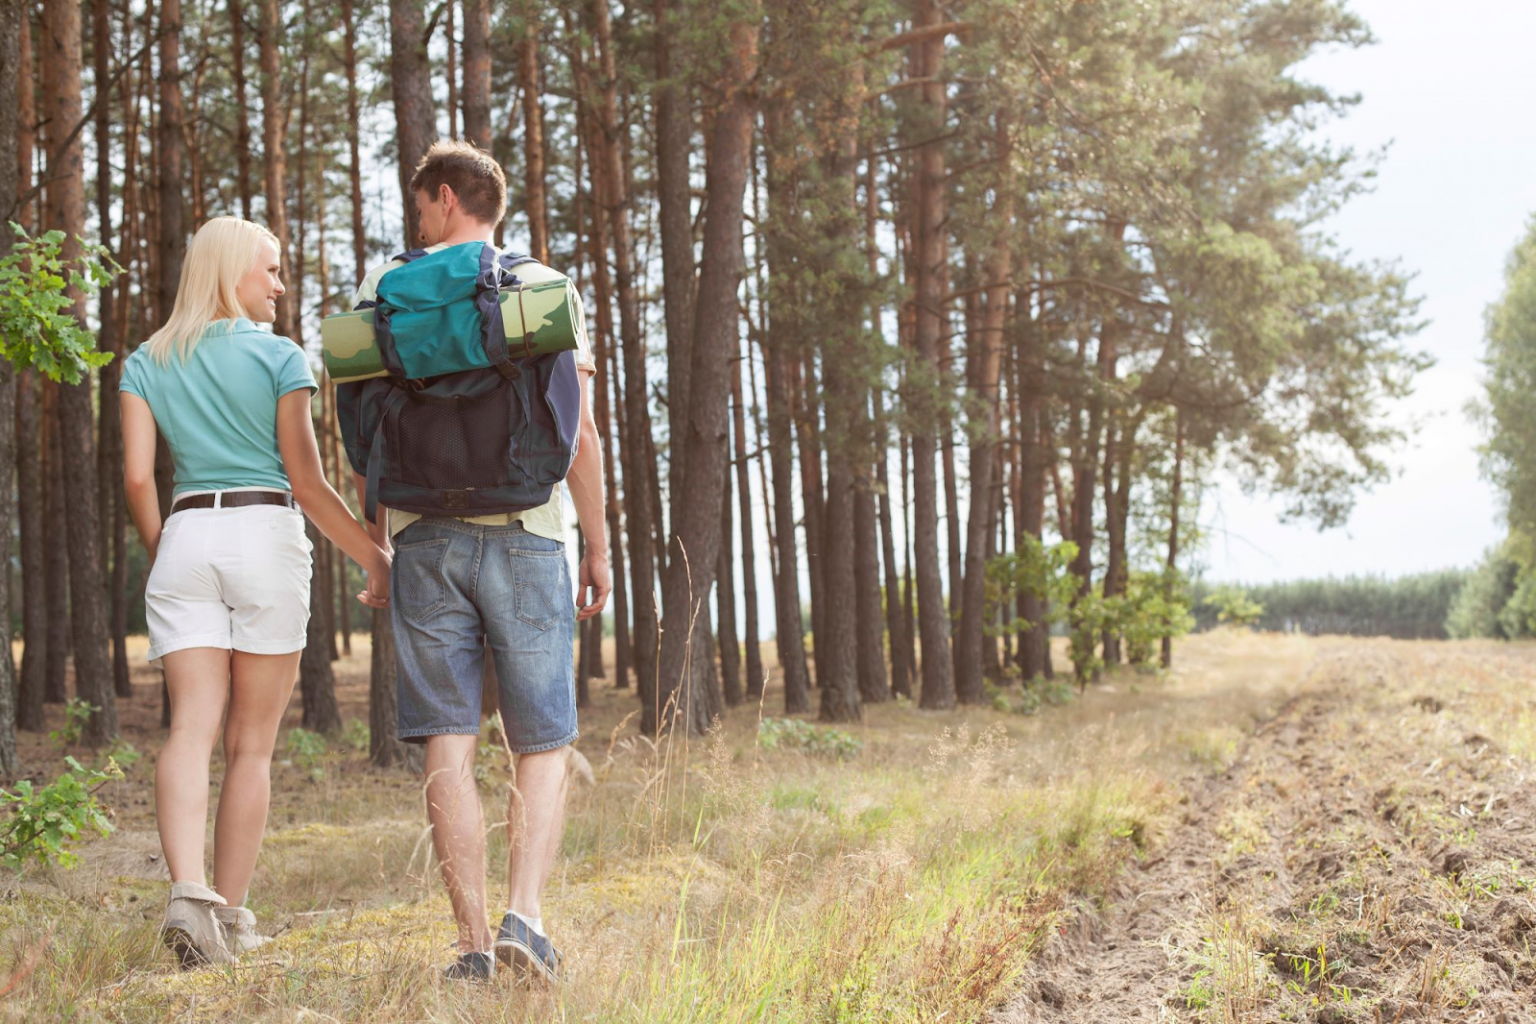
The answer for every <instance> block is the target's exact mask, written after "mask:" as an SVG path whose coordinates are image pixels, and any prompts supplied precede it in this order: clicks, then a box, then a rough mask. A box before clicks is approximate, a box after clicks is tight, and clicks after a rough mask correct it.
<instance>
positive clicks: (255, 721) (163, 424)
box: [122, 217, 389, 965]
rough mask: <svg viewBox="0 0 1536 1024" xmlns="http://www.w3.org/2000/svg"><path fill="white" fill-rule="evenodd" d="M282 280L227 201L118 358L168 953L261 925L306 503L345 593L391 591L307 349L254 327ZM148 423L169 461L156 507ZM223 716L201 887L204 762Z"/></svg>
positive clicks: (249, 932)
mask: <svg viewBox="0 0 1536 1024" xmlns="http://www.w3.org/2000/svg"><path fill="white" fill-rule="evenodd" d="M282 294H283V283H282V281H281V279H280V275H279V263H278V247H277V239H276V238H274V237H273V235H272V233H271V232H270V231H268V230H267V229H266V228H263V227H261V226H259V225H257V224H253V223H251V222H250V221H245V220H240V219H238V218H235V217H219V218H216V219H214V220H211V221H209V222H208V223H206V224H204V225H203V226H202V227H201V228H200V229H199V230H198V232H197V234H196V236H195V237H194V238H193V239H192V244H191V245H190V246H189V247H188V249H187V255H186V261H185V263H184V264H183V266H182V274H181V285H180V288H179V289H178V291H177V293H176V308H175V309H174V310H172V312H171V316H170V319H169V320H168V321H167V322H166V324H165V326H163V327H162V328H160V330H159V331H157V332H155V334H154V335H153V336H151V337H150V339H149V340H148V341H146V342H145V343H144V344H143V345H142V346H140V347H139V348H138V349H137V350H136V351H135V352H134V353H133V354H132V355H131V356H129V357H128V360H127V362H126V363H125V364H124V367H123V378H122V417H123V446H124V460H125V468H124V477H125V483H126V487H127V498H128V508H129V511H130V513H131V515H132V516H133V522H134V525H135V526H136V527H137V528H138V531H139V536H140V537H141V538H143V541H144V546H145V548H147V549H148V551H149V557H150V560H151V565H152V568H151V570H150V574H149V581H148V584H147V586H146V589H145V606H146V612H147V617H148V620H149V657H150V661H151V662H152V663H154V664H159V665H160V666H161V667H163V668H164V669H165V680H166V685H167V687H168V688H169V692H170V701H171V731H170V736H169V738H168V739H167V740H166V743H165V747H164V749H162V750H161V752H160V756H159V759H158V761H157V763H156V765H155V814H156V817H157V819H158V822H159V828H160V842H161V845H162V846H163V847H164V849H165V861H166V866H167V867H168V868H169V869H170V872H171V894H170V902H169V904H168V906H167V907H166V914H165V922H164V924H163V925H162V935H163V937H164V940H165V942H166V944H167V945H169V946H170V947H171V948H172V949H173V950H175V951H176V953H177V955H178V956H179V957H180V958H181V960H182V963H183V964H184V965H192V964H198V963H228V962H230V961H231V960H232V959H233V958H234V957H235V956H236V955H238V954H239V953H242V952H245V951H248V950H250V949H254V948H255V947H256V946H259V945H260V944H261V943H263V942H265V941H266V940H265V939H264V938H262V937H261V936H260V934H259V933H258V932H257V931H256V921H255V916H254V915H253V914H252V913H251V912H250V911H249V910H247V909H246V908H245V905H244V904H245V899H246V890H247V889H248V888H249V886H250V882H251V875H252V873H253V871H254V870H255V866H256V854H257V851H258V850H259V849H260V847H261V838H262V832H263V831H264V829H265V827H266V822H267V806H268V803H269V802H270V797H271V788H272V787H271V765H272V746H273V743H274V742H275V741H276V739H277V729H278V723H279V721H280V720H281V718H282V715H283V711H284V709H285V708H287V706H288V698H289V696H290V695H291V694H292V692H293V685H294V681H295V679H296V677H297V675H298V668H299V654H300V652H301V651H303V649H304V638H305V630H306V627H307V624H308V621H309V578H310V543H309V541H308V539H307V538H306V537H305V535H304V516H305V515H308V516H309V518H310V519H311V520H313V521H314V523H315V526H316V527H318V528H319V530H320V532H321V533H323V534H325V536H326V537H328V538H330V539H331V540H332V541H333V542H334V543H336V544H337V545H338V546H340V548H341V549H342V550H343V551H345V552H346V553H347V554H348V555H350V556H351V557H352V558H353V559H355V560H356V561H357V562H358V563H359V564H360V565H362V566H363V568H364V569H366V570H367V571H368V588H367V590H366V591H365V592H364V593H362V594H359V595H358V599H359V600H361V601H362V602H363V603H364V604H368V605H371V606H373V607H385V606H387V604H388V601H389V598H388V595H389V555H388V554H387V553H386V552H384V551H383V550H381V549H380V548H379V547H378V546H377V545H376V544H374V542H373V540H372V539H370V537H369V535H368V533H367V532H366V531H365V530H364V529H363V527H362V526H361V525H359V524H358V522H357V520H356V519H354V518H353V516H352V514H351V512H350V511H348V509H347V507H346V505H345V504H344V503H343V502H342V500H341V498H340V496H338V495H337V493H336V492H335V490H333V489H332V488H331V486H330V484H329V483H327V482H326V479H325V476H324V474H323V472H322V470H321V463H320V454H319V450H318V448H317V446H316V443H315V435H314V428H313V425H312V424H311V422H310V397H311V395H312V394H313V393H314V390H315V381H314V375H313V374H312V372H311V371H310V368H309V363H308V361H307V360H306V359H305V357H304V353H303V351H302V350H300V348H299V347H298V346H297V345H295V344H294V343H293V342H291V341H289V340H288V339H286V338H282V337H278V336H276V335H273V334H272V333H270V332H269V331H264V330H261V329H259V328H258V327H257V326H256V325H257V324H259V323H263V324H264V323H271V322H272V321H273V320H274V319H275V318H276V311H277V298H278V296H280V295H282ZM157 434H163V435H164V436H165V439H166V441H167V443H168V444H169V447H170V450H171V460H172V462H173V463H174V464H175V468H176V477H175V493H174V497H173V498H172V501H171V508H170V511H169V513H168V514H167V515H166V517H165V518H164V520H163V521H162V519H161V509H160V503H159V499H158V497H157V496H156V490H155V439H156V435H157ZM300 509H302V513H301V512H300V511H299V510H300ZM226 708H227V710H228V717H227V719H226V717H225V711H226ZM221 722H222V726H223V728H222V732H223V738H224V762H225V768H224V784H223V788H222V790H221V792H220V794H219V809H218V817H217V819H216V822H215V825H214V872H213V885H212V886H211V887H210V886H209V885H208V884H207V877H206V875H205V873H204V871H205V869H204V845H205V844H204V836H205V832H206V828H207V821H208V786H209V784H208V765H209V760H210V758H211V757H212V755H213V746H214V744H215V743H216V742H217V741H218V739H219V734H220V725H221Z"/></svg>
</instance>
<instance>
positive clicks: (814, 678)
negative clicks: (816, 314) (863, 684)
mask: <svg viewBox="0 0 1536 1024" xmlns="http://www.w3.org/2000/svg"><path fill="white" fill-rule="evenodd" d="M790 386H791V395H792V396H793V398H794V401H795V436H796V440H798V441H799V448H800V504H801V508H802V513H803V515H802V518H803V519H804V522H805V569H806V577H807V579H808V580H809V582H810V588H811V589H810V597H811V663H812V665H813V669H812V672H811V684H812V685H813V686H818V687H819V686H820V685H821V676H822V665H821V661H822V659H821V654H822V653H823V648H824V644H823V641H824V640H826V639H827V632H828V626H827V623H826V612H827V609H828V607H829V605H830V603H831V602H830V599H829V598H828V597H827V593H826V580H827V542H826V533H827V493H826V486H825V483H824V482H823V480H822V476H821V431H820V430H819V429H818V422H817V421H818V419H819V413H818V410H817V406H818V405H819V404H820V396H819V395H818V393H817V392H818V385H817V379H816V362H815V355H814V354H813V353H812V352H811V351H809V349H806V350H804V351H802V352H801V358H800V359H799V360H797V361H796V362H795V363H794V364H792V365H791V367H790Z"/></svg>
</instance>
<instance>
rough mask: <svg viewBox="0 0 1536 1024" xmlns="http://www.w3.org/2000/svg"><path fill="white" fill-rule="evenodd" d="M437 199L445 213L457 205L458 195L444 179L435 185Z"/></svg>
mask: <svg viewBox="0 0 1536 1024" xmlns="http://www.w3.org/2000/svg"><path fill="white" fill-rule="evenodd" d="M437 201H438V203H439V204H440V205H441V206H442V208H443V213H444V215H447V214H448V213H449V212H451V211H452V210H453V208H454V207H455V206H457V205H458V202H459V197H458V196H457V195H456V194H455V193H454V191H453V189H452V188H450V187H449V185H448V183H447V182H446V181H445V182H443V183H442V184H441V185H439V186H437Z"/></svg>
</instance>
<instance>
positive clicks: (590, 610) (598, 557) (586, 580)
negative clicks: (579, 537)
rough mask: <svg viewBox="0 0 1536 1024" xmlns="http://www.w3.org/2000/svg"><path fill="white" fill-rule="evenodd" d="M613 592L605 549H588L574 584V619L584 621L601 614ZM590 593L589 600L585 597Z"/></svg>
mask: <svg viewBox="0 0 1536 1024" xmlns="http://www.w3.org/2000/svg"><path fill="white" fill-rule="evenodd" d="M612 592H613V579H612V576H611V575H610V572H609V569H608V553H607V552H606V551H593V550H589V551H588V552H587V554H586V557H585V558H583V559H582V560H581V569H580V570H579V574H578V576H577V586H576V621H577V622H585V621H587V620H588V619H590V618H592V616H594V615H601V614H602V613H603V608H604V607H606V606H607V604H608V595H609V594H610V593H612ZM589 594H590V596H591V598H592V599H591V600H590V601H588V600H587V597H588V595H589Z"/></svg>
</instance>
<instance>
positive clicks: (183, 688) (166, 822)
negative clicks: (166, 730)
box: [155, 647, 229, 885]
mask: <svg viewBox="0 0 1536 1024" xmlns="http://www.w3.org/2000/svg"><path fill="white" fill-rule="evenodd" d="M162 665H163V666H164V668H165V685H166V689H167V691H168V692H169V694H170V698H171V734H170V736H169V737H167V738H166V741H165V746H164V748H162V749H161V751H160V756H159V757H158V758H157V759H156V760H155V820H156V822H157V824H158V825H159V828H160V845H161V847H163V848H164V850H165V864H166V867H168V868H169V869H170V871H171V881H172V882H196V883H197V884H198V885H207V884H208V882H207V868H206V866H205V865H204V854H205V852H206V848H207V834H208V762H209V760H210V759H211V758H212V757H213V745H214V744H215V743H216V742H218V739H219V722H220V720H222V719H223V717H224V702H225V700H226V698H228V696H229V651H227V650H224V649H223V648H219V647H191V648H188V649H186V650H181V651H173V652H172V653H170V654H167V655H166V656H165V659H164V661H163V662H162Z"/></svg>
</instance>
